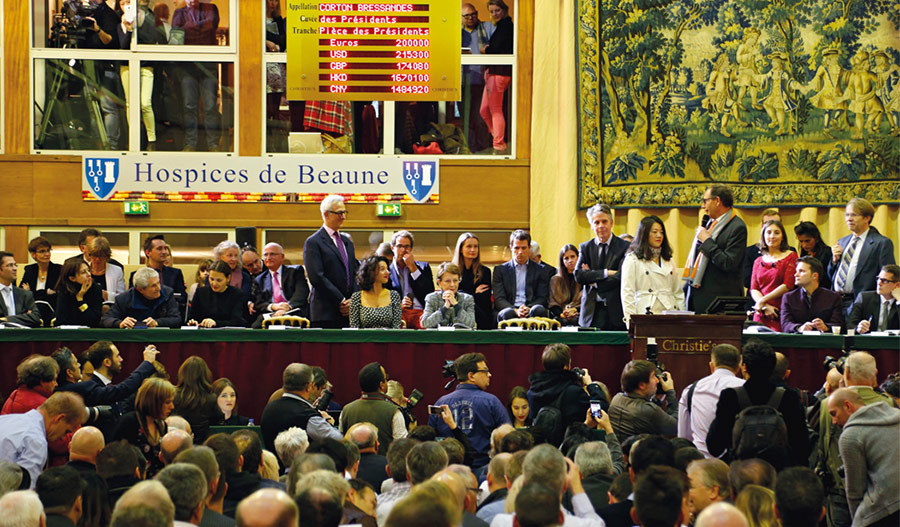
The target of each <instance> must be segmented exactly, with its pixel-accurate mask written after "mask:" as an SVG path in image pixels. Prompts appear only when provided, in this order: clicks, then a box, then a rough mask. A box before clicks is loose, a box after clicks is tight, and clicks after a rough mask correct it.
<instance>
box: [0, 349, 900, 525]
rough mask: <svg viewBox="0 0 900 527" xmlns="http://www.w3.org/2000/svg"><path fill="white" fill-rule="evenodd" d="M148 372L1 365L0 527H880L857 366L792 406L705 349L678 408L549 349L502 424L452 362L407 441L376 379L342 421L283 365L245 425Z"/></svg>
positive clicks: (759, 361) (894, 426)
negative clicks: (448, 378)
mask: <svg viewBox="0 0 900 527" xmlns="http://www.w3.org/2000/svg"><path fill="white" fill-rule="evenodd" d="M158 353H159V352H158V350H157V349H156V348H155V346H153V345H148V346H147V347H146V348H145V349H144V350H143V362H141V363H140V365H138V367H137V368H135V369H134V371H132V372H131V373H130V374H128V375H127V376H125V375H124V374H122V362H123V358H122V356H121V354H120V352H119V350H118V348H117V347H116V346H115V344H113V343H112V342H108V341H100V342H96V343H94V344H93V345H92V346H90V347H89V348H88V349H87V350H86V351H85V352H84V353H82V354H81V355H80V356H76V355H75V354H73V353H72V351H70V350H69V349H68V348H65V347H62V348H58V349H57V350H56V351H54V352H53V353H52V354H51V355H50V356H44V355H32V356H29V357H27V358H25V359H24V360H23V361H22V362H21V363H20V364H19V366H18V368H17V374H18V381H17V382H18V385H17V387H16V388H15V389H14V390H13V391H12V392H11V393H10V394H9V396H8V397H7V398H6V401H5V404H4V405H3V408H2V411H0V524H2V525H10V526H13V525H14V526H16V527H43V526H45V525H46V526H51V527H52V526H87V527H108V526H113V527H168V526H190V525H199V526H231V525H241V526H259V527H263V526H265V527H298V526H301V525H302V526H303V527H307V526H309V527H336V526H338V525H363V526H367V527H377V526H379V525H381V526H386V527H407V526H416V527H419V526H420V527H457V526H460V525H462V526H466V527H477V526H486V525H491V526H493V527H499V526H513V525H520V526H541V527H549V526H597V527H629V526H632V525H641V526H644V527H663V526H666V527H678V526H682V525H690V526H697V527H710V526H716V525H728V526H745V527H750V526H754V527H756V526H758V527H777V526H780V527H816V526H818V525H827V527H849V526H851V525H852V526H859V527H864V526H891V527H893V526H895V525H897V524H898V521H900V444H898V443H897V437H898V434H900V409H898V402H900V374H893V375H890V376H888V377H887V378H886V379H885V381H884V382H883V383H882V384H881V386H879V385H878V376H879V374H878V368H877V364H876V362H875V358H874V357H873V356H872V355H870V354H869V353H867V352H864V351H857V352H853V353H850V354H849V355H847V356H846V357H845V358H844V359H842V360H841V361H839V362H836V363H834V364H831V369H830V370H829V371H828V372H827V375H826V376H825V379H824V382H823V386H822V388H821V389H820V390H819V391H817V392H816V393H808V392H805V391H802V390H799V389H797V388H794V387H791V386H790V385H789V383H788V379H789V376H790V367H789V364H788V362H787V359H786V357H785V356H784V355H782V354H780V353H776V352H775V351H774V350H773V349H772V348H771V346H769V345H768V344H766V343H764V342H762V341H760V340H757V339H751V340H750V341H748V342H747V343H745V344H744V346H743V350H741V351H739V350H738V349H737V348H735V347H734V346H731V345H729V344H719V345H717V346H715V347H713V349H712V351H711V354H710V372H711V373H710V375H708V376H707V377H704V378H702V379H700V380H698V381H697V382H695V383H694V384H692V385H690V386H687V387H684V389H683V390H682V392H681V395H680V397H678V396H676V391H675V386H674V382H673V380H672V378H671V375H669V374H668V372H663V371H660V370H659V369H658V367H657V365H656V364H654V363H651V362H648V361H644V360H633V361H631V362H629V363H628V364H627V365H626V366H625V368H624V369H623V371H622V374H621V386H620V389H621V391H619V392H618V393H616V394H615V395H614V396H612V394H611V393H610V391H609V388H608V387H607V386H605V385H603V384H602V383H599V382H596V381H594V380H593V379H592V378H591V375H590V372H589V371H587V370H585V369H581V368H578V367H576V366H575V364H576V358H575V357H573V354H572V351H571V349H569V347H568V346H566V345H564V344H551V345H548V346H547V347H546V348H545V349H544V350H543V353H542V357H541V362H542V369H541V370H540V371H537V372H535V373H533V374H532V375H530V376H529V378H528V384H529V386H528V388H525V387H524V386H517V387H515V388H514V389H513V390H512V391H511V393H510V394H509V397H508V399H507V403H506V404H504V403H503V402H501V400H500V399H499V398H498V397H497V396H496V395H494V394H493V393H491V392H490V391H489V388H490V384H491V370H490V366H489V365H488V363H487V360H486V358H485V357H484V356H483V355H481V354H479V353H466V354H463V355H460V356H459V357H457V359H456V360H455V361H454V362H453V364H452V370H453V373H454V374H455V381H456V382H457V385H456V388H455V389H454V390H452V391H451V392H449V393H447V394H446V395H444V396H442V397H440V398H439V399H437V400H436V401H433V404H430V405H428V420H427V422H425V423H421V424H420V423H418V422H417V420H416V415H415V412H414V411H413V410H414V409H413V403H412V402H411V401H409V399H407V398H406V397H404V395H403V386H402V385H401V384H400V383H399V382H398V381H397V380H389V377H390V376H389V374H388V372H387V371H385V368H384V366H382V365H381V364H379V363H378V362H372V363H369V364H366V365H365V366H363V367H362V368H361V369H360V370H359V374H358V381H359V391H360V396H359V398H358V399H356V400H353V401H349V402H348V401H343V402H344V404H343V406H342V405H341V404H338V402H337V401H335V400H334V398H333V397H332V391H331V388H332V386H331V384H330V382H329V381H328V377H327V373H326V372H325V370H324V369H322V368H320V367H317V366H311V365H307V364H302V363H291V364H288V365H287V366H285V367H284V371H283V375H282V386H281V387H280V388H278V389H277V390H275V388H276V387H272V386H270V387H262V386H255V387H254V388H253V389H257V390H258V389H266V390H267V391H266V393H268V390H274V392H273V393H272V394H271V396H270V397H269V402H268V403H267V405H266V406H265V409H264V410H263V411H262V413H261V416H259V418H260V422H259V426H258V427H256V426H253V422H254V420H253V419H251V418H250V417H246V416H241V415H240V413H239V406H238V400H239V398H238V392H237V390H236V387H235V385H234V384H233V383H232V382H231V381H230V380H229V379H227V378H220V379H218V380H213V378H214V375H213V372H212V371H211V369H210V368H209V366H208V365H207V363H206V362H205V361H204V360H203V359H202V358H200V357H197V356H191V357H188V358H187V359H186V360H185V361H184V362H183V363H182V364H181V365H180V367H179V368H178V371H177V379H173V380H172V381H170V380H169V375H168V373H167V372H166V368H165V366H163V365H162V364H160V363H159V362H158V361H157V354H158ZM117 377H118V378H120V379H117ZM122 377H124V378H122ZM116 380H119V381H120V382H115V381H116ZM173 382H175V384H173ZM245 389H246V387H245ZM347 391H350V390H349V389H348V390H344V393H346V392H347ZM254 417H256V416H254ZM222 427H224V428H222ZM823 522H824V523H823Z"/></svg>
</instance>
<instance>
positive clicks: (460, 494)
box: [431, 467, 468, 511]
mask: <svg viewBox="0 0 900 527" xmlns="http://www.w3.org/2000/svg"><path fill="white" fill-rule="evenodd" d="M431 479H432V480H434V481H440V482H441V483H443V484H444V485H447V486H448V487H450V490H452V491H453V495H454V496H456V502H457V504H458V505H459V509H460V511H462V509H463V506H464V504H465V501H466V492H467V491H466V487H467V486H468V485H467V481H466V479H465V478H464V477H463V476H461V475H459V474H457V473H456V472H455V471H453V470H452V469H450V467H447V468H445V469H443V470H441V471H440V472H438V473H437V474H435V475H434V476H432V477H431Z"/></svg>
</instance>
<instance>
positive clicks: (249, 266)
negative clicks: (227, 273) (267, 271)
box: [241, 244, 283, 278]
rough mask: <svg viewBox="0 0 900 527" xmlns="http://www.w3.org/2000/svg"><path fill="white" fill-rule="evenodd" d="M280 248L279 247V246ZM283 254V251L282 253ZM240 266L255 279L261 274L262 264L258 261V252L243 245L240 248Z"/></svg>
mask: <svg viewBox="0 0 900 527" xmlns="http://www.w3.org/2000/svg"><path fill="white" fill-rule="evenodd" d="M279 247H280V246H279ZM263 251H265V247H264V248H263ZM282 254H283V251H282ZM241 265H242V266H243V267H244V269H246V270H247V272H248V273H250V276H252V277H253V278H256V277H257V276H259V275H260V274H262V272H263V270H264V269H263V262H262V260H260V259H259V251H257V250H256V247H254V246H252V245H246V244H245V245H244V246H243V247H241Z"/></svg>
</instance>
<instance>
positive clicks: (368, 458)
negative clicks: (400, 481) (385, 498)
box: [347, 423, 388, 489]
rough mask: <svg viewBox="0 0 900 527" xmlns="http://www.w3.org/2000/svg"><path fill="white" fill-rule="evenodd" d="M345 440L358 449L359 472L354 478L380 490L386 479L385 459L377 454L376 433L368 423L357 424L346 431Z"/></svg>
mask: <svg viewBox="0 0 900 527" xmlns="http://www.w3.org/2000/svg"><path fill="white" fill-rule="evenodd" d="M347 438H348V439H349V440H350V441H352V442H353V444H354V445H356V446H357V448H359V470H358V471H357V472H356V477H357V478H359V479H361V480H363V481H367V482H369V483H370V484H371V485H372V487H373V488H376V489H380V488H381V483H382V482H384V480H386V479H388V475H387V472H386V471H385V467H387V458H386V457H384V456H382V455H380V454H379V453H378V447H379V446H381V445H380V444H379V443H378V431H376V430H373V429H372V425H371V424H369V423H357V424H355V425H353V426H351V427H350V428H349V429H348V430H347Z"/></svg>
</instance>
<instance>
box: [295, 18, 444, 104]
mask: <svg viewBox="0 0 900 527" xmlns="http://www.w3.org/2000/svg"><path fill="white" fill-rule="evenodd" d="M460 5H461V4H460V3H459V2H453V1H449V0H440V1H430V2H429V1H425V0H414V1H409V0H407V1H400V0H382V1H380V2H371V3H369V2H365V3H364V2H354V1H347V0H331V1H323V2H314V1H310V0H288V2H287V11H288V17H287V19H288V31H287V33H288V34H287V49H288V63H287V71H288V86H287V96H288V99H290V100H306V101H375V100H379V101H458V100H459V99H460V82H461V79H460V76H461V73H460V68H461V66H460V49H461V46H462V37H461V29H460Z"/></svg>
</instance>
